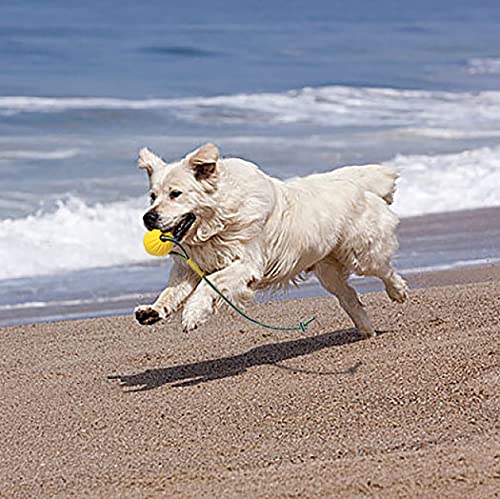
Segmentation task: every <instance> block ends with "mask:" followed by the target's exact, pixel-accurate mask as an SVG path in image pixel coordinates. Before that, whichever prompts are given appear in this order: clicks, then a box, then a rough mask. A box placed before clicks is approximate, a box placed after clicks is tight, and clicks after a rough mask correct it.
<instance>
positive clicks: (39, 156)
mask: <svg viewBox="0 0 500 499" xmlns="http://www.w3.org/2000/svg"><path fill="white" fill-rule="evenodd" d="M79 153H80V150H79V149H55V150H53V151H36V150H3V151H0V161H1V160H26V159H35V160H37V161H41V160H55V159H69V158H74V157H76V156H78V154H79Z"/></svg>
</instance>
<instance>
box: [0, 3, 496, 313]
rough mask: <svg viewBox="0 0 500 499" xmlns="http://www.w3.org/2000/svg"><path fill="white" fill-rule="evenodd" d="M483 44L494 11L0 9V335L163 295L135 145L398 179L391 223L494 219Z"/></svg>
mask: <svg viewBox="0 0 500 499" xmlns="http://www.w3.org/2000/svg"><path fill="white" fill-rule="evenodd" d="M498 26H500V2H493V1H491V2H488V1H482V2H477V3H473V2H465V1H450V0H445V1H439V2H430V1H420V2H401V1H399V2H396V1H388V0H383V1H374V2H370V3H367V2H362V1H345V2H343V1H309V2H295V1H267V2H263V1H262V2H234V1H231V2H230V1H213V2H201V1H187V2H165V1H148V2H144V3H140V2H131V1H117V0H116V1H115V0H108V1H100V2H93V1H89V2H84V3H76V2H67V1H50V2H49V1H39V0H38V1H34V0H31V1H24V2H14V1H3V2H2V3H1V4H0V68H1V74H0V261H2V269H1V270H0V319H1V315H2V310H11V309H12V307H13V306H20V307H21V309H23V308H22V307H25V306H27V305H26V304H27V303H32V302H36V303H37V306H38V307H43V306H44V304H45V303H49V302H56V301H61V300H63V301H64V299H67V300H71V301H72V302H75V303H77V302H78V300H86V302H85V303H87V302H91V301H92V300H97V301H99V300H105V299H108V298H109V299H118V298H119V297H120V296H122V295H124V296H136V295H137V296H138V298H137V299H138V300H139V301H140V296H139V295H141V294H147V293H150V292H152V291H154V290H155V289H157V288H158V287H159V285H160V282H159V281H160V278H159V277H158V272H157V271H156V270H154V269H155V268H156V267H155V265H157V263H153V262H151V261H150V260H149V259H148V258H147V256H145V255H144V253H143V251H142V248H141V247H140V238H141V235H142V228H141V225H140V217H141V211H142V209H143V207H144V206H146V196H145V190H146V180H145V178H144V176H143V174H142V173H141V172H138V171H137V170H136V169H135V166H134V162H135V157H136V154H137V150H138V149H139V147H141V146H143V145H148V146H149V147H151V148H152V149H153V150H155V151H157V152H158V153H160V154H161V155H163V156H164V157H165V158H166V159H173V158H177V157H179V156H181V155H183V154H185V153H186V152H188V151H190V150H192V149H193V148H194V147H196V146H197V145H199V144H200V143H203V142H205V141H209V140H210V141H213V142H216V143H217V144H219V146H220V148H221V150H222V152H223V154H225V155H238V156H242V157H245V158H248V159H251V160H252V161H255V162H257V163H258V164H259V165H261V166H262V167H263V168H264V169H265V170H266V171H267V172H268V173H270V174H272V175H275V176H278V177H281V178H285V177H289V176H294V175H303V174H307V173H311V172H314V171H325V170H328V169H332V168H335V167H337V166H340V165H342V164H352V163H366V162H375V161H381V162H387V163H388V164H396V165H397V166H399V167H401V169H402V180H401V184H400V194H399V197H398V201H397V203H396V206H395V208H396V211H397V212H398V213H399V214H400V215H401V216H407V215H418V214H423V213H429V212H433V211H453V210H456V209H462V208H476V207H481V206H492V205H499V204H500V193H499V192H497V191H500V189H498V188H497V186H498V185H500V161H499V160H498V159H497V158H500V128H499V126H498V125H499V123H500V30H499V29H498ZM27 234H29V237H27ZM117 248H118V250H117ZM494 253H495V250H494V249H490V248H488V249H485V248H483V247H481V244H480V242H476V244H475V246H474V248H471V251H470V258H471V259H475V258H489V257H496V256H498V255H496V254H494ZM398 259H399V260H398V262H400V264H401V266H403V267H405V268H409V267H418V266H433V265H435V266H440V265H442V264H443V263H446V264H453V262H454V261H458V260H460V261H462V260H463V259H464V255H463V253H461V254H460V255H458V254H457V255H453V252H451V253H450V252H448V253H447V254H444V255H443V254H441V255H439V254H436V255H435V256H434V257H433V258H431V259H429V253H428V252H426V253H425V258H424V256H423V253H420V254H410V253H405V252H404V251H403V252H402V253H400V254H399V256H398ZM165 265H166V267H165V272H167V270H168V263H167V264H165ZM151 266H153V267H151ZM141 269H143V270H141ZM144 269H145V270H144ZM148 269H149V270H148ZM151 269H153V270H151ZM2 307H4V308H3V309H2ZM9 307H10V308H9Z"/></svg>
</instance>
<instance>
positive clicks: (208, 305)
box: [182, 260, 261, 331]
mask: <svg viewBox="0 0 500 499" xmlns="http://www.w3.org/2000/svg"><path fill="white" fill-rule="evenodd" d="M260 277H261V272H260V271H259V268H258V266H256V265H250V264H248V263H245V261H244V260H238V261H236V262H234V263H232V264H231V265H230V266H229V267H226V268H225V269H223V270H220V271H218V272H214V273H213V274H211V275H210V276H208V279H210V282H212V283H213V284H214V285H215V286H216V287H217V288H218V289H219V290H220V291H221V292H222V293H224V295H225V296H226V297H227V298H229V299H230V300H231V301H232V302H233V303H234V304H235V305H236V306H238V307H243V306H244V305H245V304H246V303H248V302H249V301H251V300H252V299H253V296H254V290H253V289H252V284H253V283H254V282H256V281H258V280H259V279H260ZM220 303H221V298H220V297H219V296H218V295H217V293H216V292H215V291H214V290H213V289H212V288H211V287H210V286H209V285H208V284H207V283H206V282H205V281H201V282H200V283H199V284H198V286H197V287H196V290H195V291H194V293H193V294H192V295H191V296H190V298H189V300H188V301H187V303H186V305H185V307H184V310H183V312H182V327H183V330H184V331H191V330H193V329H196V328H197V327H198V326H199V325H200V324H203V323H204V322H206V321H207V320H208V319H209V318H210V316H211V315H212V314H213V313H214V312H215V310H216V306H217V305H218V304H220Z"/></svg>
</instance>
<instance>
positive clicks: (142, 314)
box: [134, 305, 167, 326]
mask: <svg viewBox="0 0 500 499" xmlns="http://www.w3.org/2000/svg"><path fill="white" fill-rule="evenodd" d="M134 313H135V319H136V321H137V322H138V323H139V324H142V325H143V326H151V325H153V324H155V323H156V322H158V321H161V320H162V319H166V318H167V314H166V313H165V311H164V309H158V308H155V307H154V306H153V305H139V306H138V307H136V309H135V310H134Z"/></svg>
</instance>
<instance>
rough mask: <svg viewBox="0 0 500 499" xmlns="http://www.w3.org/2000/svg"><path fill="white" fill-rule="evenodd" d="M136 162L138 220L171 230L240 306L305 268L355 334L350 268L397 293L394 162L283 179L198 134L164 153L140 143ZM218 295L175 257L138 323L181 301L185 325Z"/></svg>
mask: <svg viewBox="0 0 500 499" xmlns="http://www.w3.org/2000/svg"><path fill="white" fill-rule="evenodd" d="M138 165H139V168H144V169H145V170H146V171H147V173H148V176H149V181H150V188H151V189H150V195H151V208H150V209H149V210H148V211H147V212H146V214H145V215H144V224H145V225H146V228H147V229H148V230H152V229H154V228H156V229H160V230H161V231H172V232H173V234H174V235H175V237H176V238H177V239H178V240H182V243H183V245H184V246H185V247H186V249H187V250H188V252H189V254H190V255H191V257H192V259H193V260H194V261H195V262H196V263H197V264H198V265H199V266H200V267H201V268H202V269H203V270H204V271H205V273H206V274H207V275H209V276H210V279H211V280H212V281H213V283H214V284H215V285H216V286H217V287H218V288H219V289H220V290H222V291H223V292H224V293H225V294H226V295H227V296H228V298H229V299H231V300H232V301H233V302H234V303H236V304H237V305H238V306H240V307H242V306H244V305H245V304H246V303H248V302H249V301H250V300H251V299H252V298H253V295H254V293H255V291H256V290H259V289H263V288H269V287H271V288H279V287H286V286H288V284H289V283H296V282H297V280H298V279H299V278H300V277H301V276H302V275H303V274H305V273H307V272H314V274H316V276H317V277H318V279H319V281H320V283H321V284H322V285H323V287H324V288H325V289H327V290H328V291H329V292H330V293H333V294H334V295H335V296H336V297H337V298H338V299H339V302H340V304H341V305H342V307H343V308H344V310H345V311H346V312H347V314H348V315H349V316H350V317H351V319H352V320H353V322H354V324H355V325H356V327H357V328H358V330H359V331H360V332H361V333H362V334H363V335H364V336H367V337H368V336H373V335H374V334H375V331H374V329H373V326H372V324H371V322H370V319H369V318H368V316H367V314H366V312H365V310H364V308H363V306H362V304H361V303H360V301H359V299H358V296H357V294H356V291H355V290H354V289H353V288H352V287H351V286H350V285H349V284H348V282H347V279H348V277H349V275H350V274H352V273H356V274H358V275H371V276H377V277H379V278H380V279H382V281H383V282H384V284H385V289H386V291H387V294H388V295H389V297H390V298H391V299H393V300H395V301H398V302H403V301H404V300H405V299H406V298H407V287H406V283H405V281H404V280H403V279H402V278H401V277H400V276H399V275H398V274H396V272H395V271H394V269H393V268H392V266H391V258H392V256H393V253H394V250H395V249H396V247H397V240H396V236H395V228H396V225H397V224H398V218H397V217H396V215H395V214H394V213H393V212H392V211H391V210H390V209H389V206H388V205H389V204H390V203H391V202H392V198H393V194H394V191H395V181H396V179H397V177H398V172H397V170H396V169H394V168H389V167H386V166H381V165H367V166H350V167H345V168H340V169H338V170H335V171H333V172H329V173H322V174H317V175H310V176H308V177H304V178H296V179H292V180H290V181H287V182H282V181H280V180H277V179H274V178H271V177H269V176H268V175H266V174H265V173H263V172H262V171H261V170H259V168H258V167H257V166H256V165H254V164H253V163H249V162H248V161H244V160H242V159H239V158H224V159H223V158H221V157H220V156H219V150H218V149H217V147H216V146H214V145H213V144H207V145H205V146H203V147H200V148H199V149H197V150H196V151H194V152H192V153H190V154H188V155H187V156H186V157H185V158H184V159H181V160H180V161H176V162H173V163H165V162H164V161H163V160H162V159H161V158H159V157H158V156H156V155H155V154H153V153H152V152H151V151H149V150H148V149H146V148H144V149H142V150H141V151H140V153H139V159H138ZM220 303H221V300H220V298H219V297H218V296H217V295H216V294H215V293H214V291H213V290H212V289H210V287H209V286H208V285H207V284H206V283H205V282H203V281H201V280H200V278H199V276H198V275H197V274H196V273H195V272H193V271H192V270H191V269H190V268H189V267H188V266H187V265H186V264H184V263H183V261H182V260H181V259H175V262H174V266H173V269H172V272H171V274H170V279H169V283H168V287H167V288H166V289H165V290H164V291H163V292H162V293H161V294H160V296H159V297H158V299H157V300H156V301H155V303H153V304H152V305H141V306H139V307H137V308H136V310H135V316H136V319H137V320H138V321H139V322H140V323H141V324H148V325H149V324H153V323H155V322H157V321H158V320H161V319H166V318H167V317H169V316H170V315H171V314H173V313H174V312H176V311H177V310H180V309H183V311H182V324H183V328H184V330H186V331H190V330H192V329H194V328H196V327H197V326H198V325H200V324H202V323H203V322H205V321H206V320H207V319H208V318H209V317H210V316H211V315H212V314H213V313H214V312H215V310H216V309H217V307H218V306H219V305H220Z"/></svg>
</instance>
